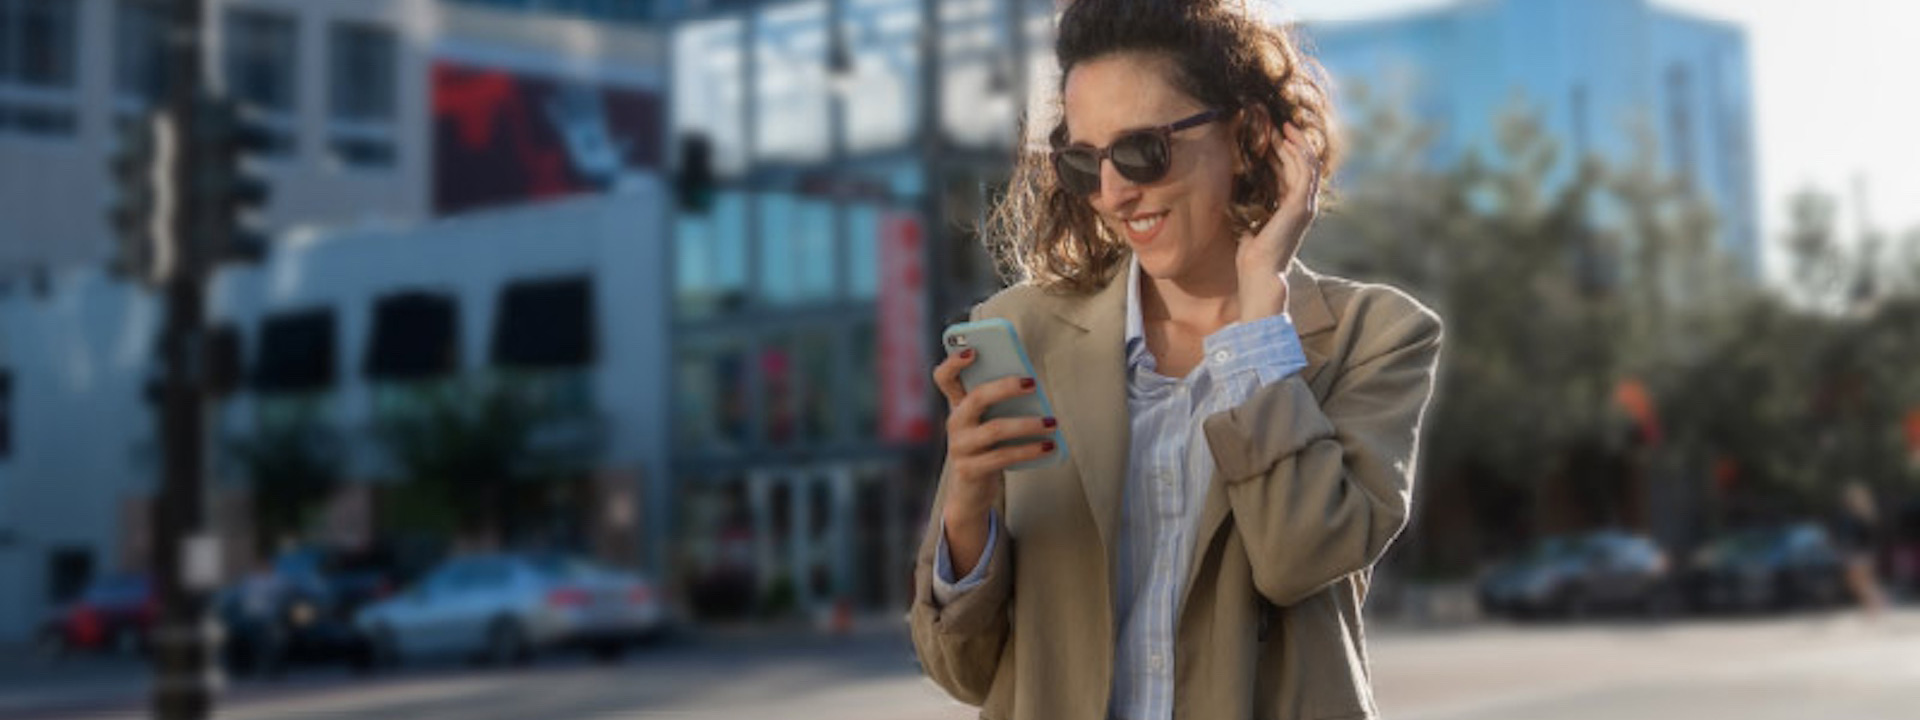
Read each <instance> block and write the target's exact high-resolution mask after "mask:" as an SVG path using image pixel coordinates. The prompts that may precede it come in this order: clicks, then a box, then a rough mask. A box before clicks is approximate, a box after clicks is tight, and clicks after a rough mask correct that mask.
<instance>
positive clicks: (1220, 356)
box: [1213, 350, 1233, 362]
mask: <svg viewBox="0 0 1920 720" xmlns="http://www.w3.org/2000/svg"><path fill="white" fill-rule="evenodd" d="M1232 357H1233V353H1230V352H1227V351H1225V350H1221V351H1220V352H1217V353H1214V354H1213V359H1214V360H1215V361H1217V362H1226V361H1227V360H1229V359H1231V358H1232Z"/></svg>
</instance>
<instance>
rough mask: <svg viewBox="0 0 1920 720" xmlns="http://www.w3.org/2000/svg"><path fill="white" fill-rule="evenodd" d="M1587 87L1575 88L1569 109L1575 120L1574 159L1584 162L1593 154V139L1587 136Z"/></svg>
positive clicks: (1581, 85) (1582, 85)
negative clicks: (1588, 155)
mask: <svg viewBox="0 0 1920 720" xmlns="http://www.w3.org/2000/svg"><path fill="white" fill-rule="evenodd" d="M1587 103H1588V100H1587V86H1586V85H1585V84H1580V85H1575V86H1573V98H1572V101H1571V102H1570V103H1569V106H1568V108H1567V112H1568V114H1570V115H1572V116H1573V117H1572V120H1573V123H1572V124H1573V159H1574V161H1575V162H1581V161H1584V160H1585V159H1586V157H1587V154H1588V153H1591V152H1593V145H1592V139H1591V138H1589V137H1588V136H1587V115H1588V111H1587Z"/></svg>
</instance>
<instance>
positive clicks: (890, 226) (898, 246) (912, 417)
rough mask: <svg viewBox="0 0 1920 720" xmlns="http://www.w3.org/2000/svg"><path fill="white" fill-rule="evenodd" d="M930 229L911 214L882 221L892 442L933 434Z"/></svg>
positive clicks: (885, 417) (885, 378) (883, 329)
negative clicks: (928, 275) (928, 272)
mask: <svg viewBox="0 0 1920 720" xmlns="http://www.w3.org/2000/svg"><path fill="white" fill-rule="evenodd" d="M925 244H926V232H925V228H924V226H923V225H922V223H921V221H920V216H918V215H916V214H914V213H911V212H894V213H889V214H888V215H886V216H885V217H883V218H882V219H881V221H880V243H879V245H880V298H879V301H880V307H879V315H880V317H879V323H880V327H879V337H878V343H877V344H878V345H879V347H878V348H877V350H878V352H879V353H880V362H879V365H880V436H881V438H883V439H885V440H888V441H892V442H920V441H924V440H927V439H929V438H931V437H933V425H932V421H931V419H930V418H929V417H928V403H930V402H932V396H931V395H929V394H928V393H930V392H932V389H931V388H932V384H933V376H932V372H933V363H932V361H931V360H930V359H929V358H928V356H927V340H926V334H927V278H926V257H925V254H924V251H925Z"/></svg>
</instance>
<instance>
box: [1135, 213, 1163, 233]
mask: <svg viewBox="0 0 1920 720" xmlns="http://www.w3.org/2000/svg"><path fill="white" fill-rule="evenodd" d="M1162 217H1165V216H1164V215H1151V216H1148V217H1143V218H1136V219H1133V220H1128V221H1127V228H1128V229H1130V230H1132V231H1134V232H1137V233H1143V232H1146V231H1148V230H1152V229H1153V226H1155V225H1159V224H1160V218H1162Z"/></svg>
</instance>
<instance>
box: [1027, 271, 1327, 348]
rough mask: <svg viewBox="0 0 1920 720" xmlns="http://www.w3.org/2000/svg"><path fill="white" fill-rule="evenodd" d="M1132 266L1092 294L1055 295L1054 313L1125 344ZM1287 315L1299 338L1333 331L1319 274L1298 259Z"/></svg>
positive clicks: (1291, 279)
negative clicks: (1116, 332) (1112, 332)
mask: <svg viewBox="0 0 1920 720" xmlns="http://www.w3.org/2000/svg"><path fill="white" fill-rule="evenodd" d="M1132 263H1133V260H1132V259H1129V260H1128V262H1127V263H1126V264H1123V265H1121V266H1120V269H1119V271H1118V272H1115V273H1113V275H1112V277H1110V278H1108V279H1107V283H1106V285H1105V286H1103V287H1101V288H1100V289H1099V290H1097V291H1095V292H1094V293H1093V294H1091V295H1082V296H1055V297H1057V298H1059V301H1058V303H1057V304H1056V305H1055V306H1054V309H1053V312H1054V314H1055V315H1057V316H1059V317H1060V319H1062V320H1065V321H1067V322H1069V323H1072V324H1073V326H1074V327H1078V328H1080V329H1082V330H1086V331H1089V332H1094V331H1096V330H1098V329H1104V328H1107V327H1109V326H1112V327H1118V328H1120V332H1121V335H1120V337H1121V338H1122V339H1123V341H1124V338H1125V337H1126V335H1125V332H1126V322H1127V280H1128V278H1129V276H1130V273H1128V271H1127V268H1128V267H1129V266H1131V265H1132ZM1287 314H1288V315H1290V316H1292V317H1293V328H1294V331H1295V332H1298V333H1300V337H1302V338H1304V337H1306V336H1308V335H1314V334H1317V333H1321V332H1324V331H1327V330H1331V329H1333V324H1334V323H1333V311H1332V310H1330V309H1329V308H1328V307H1327V298H1326V295H1325V294H1323V293H1321V292H1320V274H1319V273H1317V272H1314V271H1313V269H1311V268H1309V267H1307V266H1306V263H1302V262H1300V261H1299V260H1294V261H1293V265H1292V266H1291V267H1288V268H1287Z"/></svg>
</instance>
